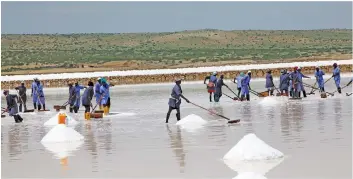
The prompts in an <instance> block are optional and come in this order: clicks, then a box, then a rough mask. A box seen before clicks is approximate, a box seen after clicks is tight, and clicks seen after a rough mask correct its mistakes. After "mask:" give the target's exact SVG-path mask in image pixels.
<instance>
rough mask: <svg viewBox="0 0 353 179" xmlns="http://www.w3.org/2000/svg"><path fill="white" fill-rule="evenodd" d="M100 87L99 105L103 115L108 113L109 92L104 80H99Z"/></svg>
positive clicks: (107, 84)
mask: <svg viewBox="0 0 353 179" xmlns="http://www.w3.org/2000/svg"><path fill="white" fill-rule="evenodd" d="M101 82H102V86H101V87H100V94H101V95H102V96H101V99H102V100H101V103H100V105H102V106H103V109H104V113H105V114H108V113H109V107H110V92H109V83H107V81H106V79H105V78H103V79H101Z"/></svg>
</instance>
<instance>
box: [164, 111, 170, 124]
mask: <svg viewBox="0 0 353 179" xmlns="http://www.w3.org/2000/svg"><path fill="white" fill-rule="evenodd" d="M169 116H170V113H167V117H166V118H165V123H168V121H169Z"/></svg>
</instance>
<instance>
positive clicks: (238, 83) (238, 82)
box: [233, 72, 244, 96]
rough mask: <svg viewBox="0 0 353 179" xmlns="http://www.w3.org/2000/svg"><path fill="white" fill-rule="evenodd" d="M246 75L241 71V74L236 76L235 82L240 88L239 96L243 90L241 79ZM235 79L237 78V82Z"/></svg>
mask: <svg viewBox="0 0 353 179" xmlns="http://www.w3.org/2000/svg"><path fill="white" fill-rule="evenodd" d="M243 77H244V73H243V72H240V75H238V76H237V77H236V78H234V81H233V82H234V83H236V84H237V89H238V96H240V92H241V79H242V78H243ZM235 80H237V82H235Z"/></svg>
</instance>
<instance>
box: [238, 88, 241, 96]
mask: <svg viewBox="0 0 353 179" xmlns="http://www.w3.org/2000/svg"><path fill="white" fill-rule="evenodd" d="M240 92H241V87H240V88H238V96H240Z"/></svg>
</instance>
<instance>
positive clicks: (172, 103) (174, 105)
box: [165, 79, 190, 123]
mask: <svg viewBox="0 0 353 179" xmlns="http://www.w3.org/2000/svg"><path fill="white" fill-rule="evenodd" d="M180 85H181V79H177V80H175V86H174V87H173V89H172V93H171V94H170V97H169V101H168V105H169V109H168V113H167V117H166V119H165V123H168V120H169V116H170V113H171V112H172V111H173V110H174V109H175V110H176V111H177V113H176V117H177V121H179V120H180V104H181V98H183V99H184V100H185V101H186V102H187V103H190V101H189V100H188V99H186V98H185V97H184V96H183V94H182V93H183V90H182V89H181V86H180Z"/></svg>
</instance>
